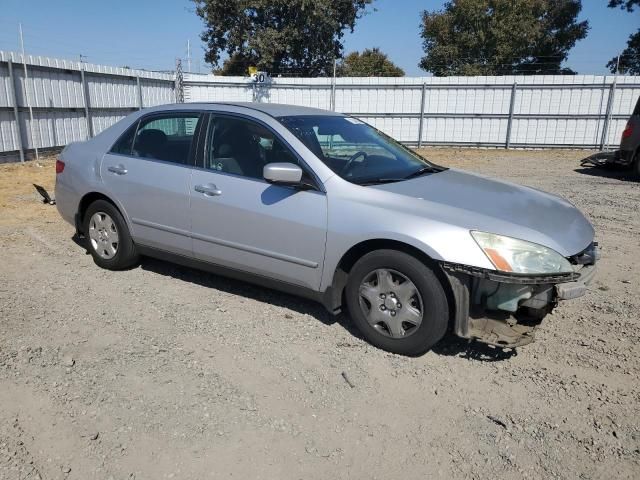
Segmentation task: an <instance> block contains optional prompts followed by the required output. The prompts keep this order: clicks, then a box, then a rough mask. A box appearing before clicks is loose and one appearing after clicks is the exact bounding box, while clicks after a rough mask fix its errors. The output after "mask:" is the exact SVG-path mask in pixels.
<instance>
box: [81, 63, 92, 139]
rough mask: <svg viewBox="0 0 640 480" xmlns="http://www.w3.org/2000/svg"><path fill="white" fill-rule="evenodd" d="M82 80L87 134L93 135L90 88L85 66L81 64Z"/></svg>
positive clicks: (90, 136)
mask: <svg viewBox="0 0 640 480" xmlns="http://www.w3.org/2000/svg"><path fill="white" fill-rule="evenodd" d="M80 81H81V82H82V96H83V98H84V118H85V121H86V122H87V135H88V136H89V138H92V137H93V124H92V123H91V112H90V111H89V88H88V87H87V80H86V78H85V76H84V67H83V65H82V64H80Z"/></svg>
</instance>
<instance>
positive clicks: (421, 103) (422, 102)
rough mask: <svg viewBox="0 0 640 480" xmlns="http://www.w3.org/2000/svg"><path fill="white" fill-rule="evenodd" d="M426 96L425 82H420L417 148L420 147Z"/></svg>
mask: <svg viewBox="0 0 640 480" xmlns="http://www.w3.org/2000/svg"><path fill="white" fill-rule="evenodd" d="M426 97H427V82H422V96H421V98H420V121H419V122H418V148H420V147H422V127H423V125H424V104H425V101H426Z"/></svg>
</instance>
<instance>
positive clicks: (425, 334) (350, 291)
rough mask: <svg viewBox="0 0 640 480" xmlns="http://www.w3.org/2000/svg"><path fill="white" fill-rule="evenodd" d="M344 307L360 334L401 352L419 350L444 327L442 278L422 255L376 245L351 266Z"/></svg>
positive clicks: (428, 345) (434, 340) (429, 344)
mask: <svg viewBox="0 0 640 480" xmlns="http://www.w3.org/2000/svg"><path fill="white" fill-rule="evenodd" d="M346 300H347V306H348V308H349V313H350V315H351V318H352V320H353V322H354V323H355V325H356V326H357V327H358V329H359V330H360V332H361V333H362V335H363V336H364V337H365V339H366V340H367V341H368V342H369V343H371V344H372V345H375V346H376V347H378V348H381V349H383V350H386V351H388V352H393V353H398V354H401V355H411V356H414V355H421V354H423V353H425V352H426V351H428V350H429V349H430V348H431V347H433V345H435V344H436V343H437V342H438V341H440V340H441V339H442V337H443V336H444V335H445V333H446V331H447V325H448V321H449V307H448V303H447V297H446V294H445V292H444V289H443V288H442V284H441V283H440V281H439V280H438V278H437V277H436V275H435V274H434V272H433V271H432V270H431V269H430V268H429V267H427V266H426V265H425V264H424V263H423V262H422V261H420V260H418V259H417V258H415V257H413V256H411V255H408V254H406V253H403V252H400V251H397V250H376V251H374V252H371V253H368V254H366V255H364V256H363V257H362V258H361V259H360V260H358V261H357V262H356V264H355V265H354V266H353V268H352V269H351V272H350V273H349V279H348V281H347V288H346Z"/></svg>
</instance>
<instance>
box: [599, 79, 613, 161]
mask: <svg viewBox="0 0 640 480" xmlns="http://www.w3.org/2000/svg"><path fill="white" fill-rule="evenodd" d="M615 95H616V77H614V78H613V83H612V84H611V87H609V97H608V98H607V110H606V111H605V117H604V125H602V138H601V139H600V150H601V151H602V150H604V149H605V147H606V146H608V142H607V140H608V137H609V122H610V120H611V110H612V108H613V99H614V97H615Z"/></svg>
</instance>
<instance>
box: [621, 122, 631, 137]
mask: <svg viewBox="0 0 640 480" xmlns="http://www.w3.org/2000/svg"><path fill="white" fill-rule="evenodd" d="M632 134H633V125H631V124H630V123H627V126H626V127H624V130H623V131H622V138H623V139H625V138H629V137H630V136H631V135H632Z"/></svg>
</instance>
